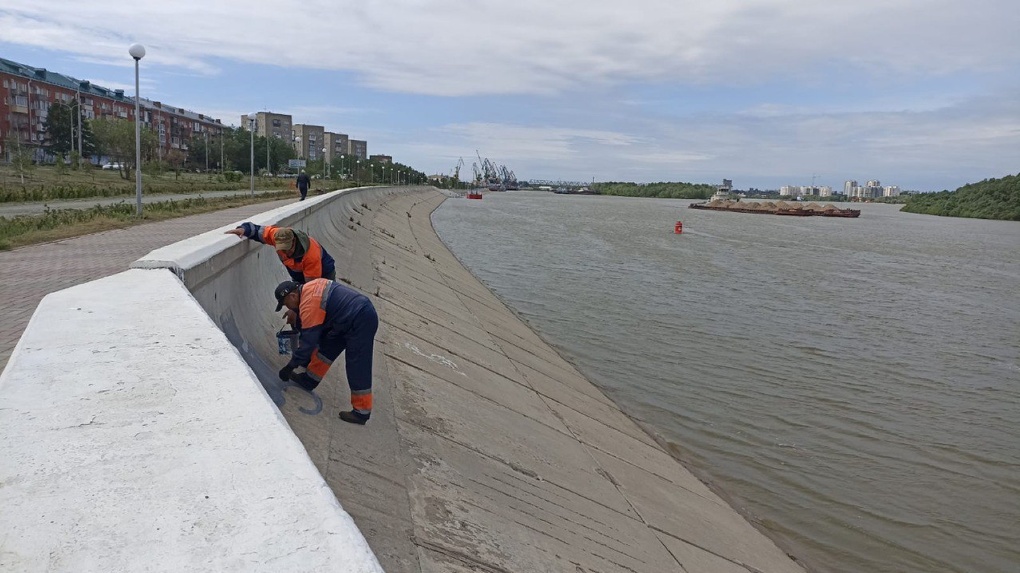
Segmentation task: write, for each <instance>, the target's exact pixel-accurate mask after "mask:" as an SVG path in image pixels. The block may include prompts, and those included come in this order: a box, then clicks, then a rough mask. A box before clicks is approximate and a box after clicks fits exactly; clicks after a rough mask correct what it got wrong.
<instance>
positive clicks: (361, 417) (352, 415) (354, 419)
mask: <svg viewBox="0 0 1020 573" xmlns="http://www.w3.org/2000/svg"><path fill="white" fill-rule="evenodd" d="M370 416H371V414H362V413H360V412H356V411H354V410H351V411H350V412H340V419H341V420H343V421H345V422H349V423H351V424H359V425H361V426H364V425H365V422H367V421H368V418H369V417H370Z"/></svg>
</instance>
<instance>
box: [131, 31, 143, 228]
mask: <svg viewBox="0 0 1020 573" xmlns="http://www.w3.org/2000/svg"><path fill="white" fill-rule="evenodd" d="M128 53H129V54H131V57H132V58H134V59H135V214H136V215H138V216H139V217H141V216H142V123H141V122H142V118H141V103H140V100H139V99H138V98H139V96H138V62H139V61H141V59H142V58H144V57H145V46H143V45H141V44H132V45H131V47H130V48H128Z"/></svg>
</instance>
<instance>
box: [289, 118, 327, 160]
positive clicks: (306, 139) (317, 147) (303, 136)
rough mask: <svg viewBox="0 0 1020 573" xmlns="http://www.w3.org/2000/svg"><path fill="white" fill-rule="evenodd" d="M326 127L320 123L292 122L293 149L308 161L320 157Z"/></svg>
mask: <svg viewBox="0 0 1020 573" xmlns="http://www.w3.org/2000/svg"><path fill="white" fill-rule="evenodd" d="M325 134H326V129H325V128H324V127H322V126H321V125H307V124H304V123H295V124H294V151H296V152H297V154H298V157H299V158H302V159H307V160H309V161H318V160H320V159H322V148H323V147H324V145H323V144H324V143H325Z"/></svg>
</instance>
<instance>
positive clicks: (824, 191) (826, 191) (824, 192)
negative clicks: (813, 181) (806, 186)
mask: <svg viewBox="0 0 1020 573" xmlns="http://www.w3.org/2000/svg"><path fill="white" fill-rule="evenodd" d="M817 189H818V196H819V197H832V187H829V186H828V185H822V186H821V187H817Z"/></svg>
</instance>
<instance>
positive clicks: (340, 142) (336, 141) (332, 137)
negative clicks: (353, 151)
mask: <svg viewBox="0 0 1020 573" xmlns="http://www.w3.org/2000/svg"><path fill="white" fill-rule="evenodd" d="M322 138H323V142H324V145H323V147H325V148H326V161H329V162H330V163H332V162H333V159H335V158H337V157H340V156H345V157H344V158H345V159H346V156H347V146H348V145H349V141H350V137H348V136H347V134H346V133H333V132H331V131H327V132H325V133H324V134H323V136H322Z"/></svg>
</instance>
